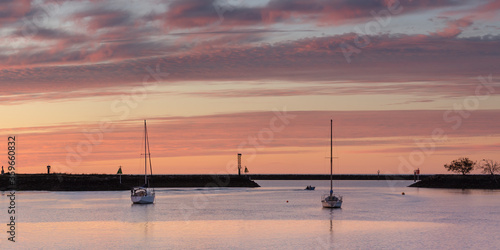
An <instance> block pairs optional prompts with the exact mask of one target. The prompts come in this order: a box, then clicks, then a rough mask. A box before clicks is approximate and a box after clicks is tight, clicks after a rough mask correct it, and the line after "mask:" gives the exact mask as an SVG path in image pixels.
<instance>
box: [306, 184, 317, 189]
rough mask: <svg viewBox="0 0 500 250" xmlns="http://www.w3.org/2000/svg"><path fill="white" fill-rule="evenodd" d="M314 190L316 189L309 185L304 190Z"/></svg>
mask: <svg viewBox="0 0 500 250" xmlns="http://www.w3.org/2000/svg"><path fill="white" fill-rule="evenodd" d="M315 188H316V187H313V186H311V185H309V186H307V187H306V188H305V190H314V189H315Z"/></svg>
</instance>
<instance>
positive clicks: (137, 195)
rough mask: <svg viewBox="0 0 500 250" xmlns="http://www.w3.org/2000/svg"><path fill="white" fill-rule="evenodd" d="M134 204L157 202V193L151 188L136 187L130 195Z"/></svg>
mask: <svg viewBox="0 0 500 250" xmlns="http://www.w3.org/2000/svg"><path fill="white" fill-rule="evenodd" d="M130 199H131V200H132V203H134V204H151V203H154V202H155V193H154V192H151V191H150V190H146V189H142V188H135V189H133V190H132V195H131V196H130Z"/></svg>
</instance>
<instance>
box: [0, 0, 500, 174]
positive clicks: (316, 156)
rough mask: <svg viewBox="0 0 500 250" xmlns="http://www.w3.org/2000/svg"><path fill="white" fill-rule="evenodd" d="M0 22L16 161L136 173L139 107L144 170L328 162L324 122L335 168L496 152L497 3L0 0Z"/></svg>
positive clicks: (321, 169) (1, 66) (293, 169)
mask: <svg viewBox="0 0 500 250" xmlns="http://www.w3.org/2000/svg"><path fill="white" fill-rule="evenodd" d="M0 35H1V37H2V39H1V40H0V86H1V89H0V97H1V98H0V111H1V114H2V119H1V120H2V121H1V122H0V130H1V131H2V134H3V135H4V137H5V139H6V138H7V137H8V136H9V135H15V136H16V142H17V148H16V150H17V155H18V159H17V160H18V162H17V166H18V168H17V169H16V170H17V172H18V173H38V172H42V171H45V166H46V165H48V164H50V165H51V166H52V169H53V171H56V172H69V173H116V170H117V169H118V166H120V165H121V166H122V168H123V170H124V173H134V174H135V173H141V171H143V170H142V169H143V166H142V165H141V163H142V161H141V160H140V157H141V148H143V147H142V145H141V143H142V140H143V139H142V133H143V120H144V119H147V120H148V130H149V134H150V143H151V145H150V146H151V153H152V157H153V168H154V172H155V173H164V174H169V173H172V174H180V173H188V174H192V173H202V174H207V173H221V174H222V173H235V172H236V170H235V166H234V164H235V160H236V154H237V153H242V154H243V165H244V166H247V167H248V168H249V170H250V173H255V174H258V173H328V172H329V162H328V159H327V157H328V156H329V133H330V127H329V126H330V119H333V120H334V134H335V136H334V137H335V143H334V145H335V149H334V151H335V155H336V157H338V158H336V159H335V171H336V172H337V173H369V174H374V173H376V172H377V170H380V171H381V173H388V174H389V173H393V174H396V173H397V174H404V173H413V170H414V169H417V168H420V169H421V172H422V173H444V172H445V169H444V168H443V164H446V163H448V162H450V161H452V160H454V159H456V158H458V157H463V156H468V157H470V158H471V159H473V160H481V159H483V158H491V159H494V160H497V161H500V157H499V155H498V151H499V149H500V133H499V127H498V124H500V110H499V109H498V105H499V104H500V96H499V93H500V84H499V82H500V81H499V80H500V79H499V77H498V75H499V73H500V72H499V70H500V1H497V0H421V1H419V0H399V1H398V0H331V1H327V0H252V1H248V0H220V1H213V0H173V1H162V0H154V1H153V0H151V1H144V0H140V1H139V0H137V1H131V0H127V1H126V0H123V1H104V0H90V1H83V0H82V1H80V0H73V1H62V0H39V1H29V0H1V1H0ZM5 158H6V157H5ZM0 162H1V164H2V165H4V166H6V165H7V161H6V160H1V161H0Z"/></svg>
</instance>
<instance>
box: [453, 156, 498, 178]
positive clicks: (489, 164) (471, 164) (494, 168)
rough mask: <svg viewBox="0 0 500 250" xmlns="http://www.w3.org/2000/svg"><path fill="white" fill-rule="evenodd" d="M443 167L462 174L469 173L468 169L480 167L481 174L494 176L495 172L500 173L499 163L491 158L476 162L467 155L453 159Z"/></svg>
mask: <svg viewBox="0 0 500 250" xmlns="http://www.w3.org/2000/svg"><path fill="white" fill-rule="evenodd" d="M444 167H445V168H446V169H447V170H448V171H450V172H455V173H462V174H463V175H466V174H468V173H470V171H472V170H474V169H475V168H478V169H481V170H482V172H483V174H491V175H493V176H494V175H495V174H497V173H500V164H498V162H496V161H493V160H491V159H482V160H481V161H479V162H476V161H472V160H471V159H469V158H468V157H462V158H458V159H456V160H453V161H452V162H451V163H449V164H445V165H444Z"/></svg>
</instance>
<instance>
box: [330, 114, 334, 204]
mask: <svg viewBox="0 0 500 250" xmlns="http://www.w3.org/2000/svg"><path fill="white" fill-rule="evenodd" d="M332 194H333V120H332V119H330V196H332Z"/></svg>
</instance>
